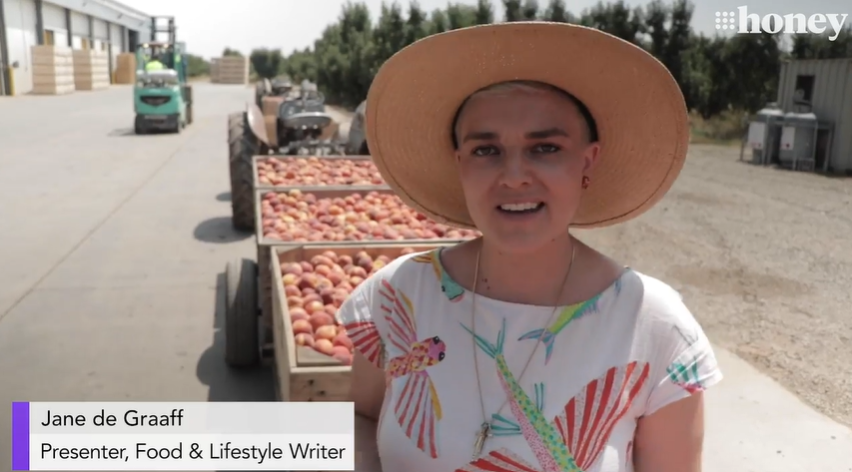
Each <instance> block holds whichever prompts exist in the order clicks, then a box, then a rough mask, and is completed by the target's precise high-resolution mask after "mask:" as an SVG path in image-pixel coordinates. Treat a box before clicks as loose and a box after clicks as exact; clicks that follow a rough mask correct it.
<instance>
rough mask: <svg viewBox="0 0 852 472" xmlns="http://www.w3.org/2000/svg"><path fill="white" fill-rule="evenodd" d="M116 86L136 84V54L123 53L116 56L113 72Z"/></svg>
mask: <svg viewBox="0 0 852 472" xmlns="http://www.w3.org/2000/svg"><path fill="white" fill-rule="evenodd" d="M114 74H115V75H114V77H115V83H116V84H133V83H135V82H136V54H134V53H131V52H124V53H121V54H119V55H118V56H116V64H115V71H114Z"/></svg>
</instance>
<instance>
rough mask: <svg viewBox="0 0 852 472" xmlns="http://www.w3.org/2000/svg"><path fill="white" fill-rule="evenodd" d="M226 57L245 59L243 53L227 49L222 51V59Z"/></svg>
mask: <svg viewBox="0 0 852 472" xmlns="http://www.w3.org/2000/svg"><path fill="white" fill-rule="evenodd" d="M226 56H235V57H243V53H241V52H240V51H237V50H236V49H231V48H225V50H224V51H222V57H226Z"/></svg>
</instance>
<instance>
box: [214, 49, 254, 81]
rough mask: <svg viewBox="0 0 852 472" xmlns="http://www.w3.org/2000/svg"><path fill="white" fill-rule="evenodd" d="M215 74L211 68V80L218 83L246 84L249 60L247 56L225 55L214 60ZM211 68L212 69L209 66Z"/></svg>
mask: <svg viewBox="0 0 852 472" xmlns="http://www.w3.org/2000/svg"><path fill="white" fill-rule="evenodd" d="M215 64H216V65H215V74H214V73H213V71H212V70H211V74H213V75H212V76H211V81H212V82H215V83H218V84H243V85H245V84H247V83H248V81H249V60H248V58H247V57H236V56H225V57H220V58H219V59H217V60H215ZM211 69H213V68H212V67H211Z"/></svg>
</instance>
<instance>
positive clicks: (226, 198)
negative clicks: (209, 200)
mask: <svg viewBox="0 0 852 472" xmlns="http://www.w3.org/2000/svg"><path fill="white" fill-rule="evenodd" d="M216 200H218V201H220V202H230V201H231V192H222V193H220V194H219V195H216Z"/></svg>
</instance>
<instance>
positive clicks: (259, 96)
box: [254, 76, 295, 110]
mask: <svg viewBox="0 0 852 472" xmlns="http://www.w3.org/2000/svg"><path fill="white" fill-rule="evenodd" d="M294 92H295V91H294V90H293V82H291V81H290V79H289V78H288V77H286V76H281V77H276V78H274V79H272V80H269V79H263V80H260V81H258V82H257V84H255V87H254V102H255V104H256V105H257V106H259V107H260V108H261V110H263V97H268V96H273V97H286V96H288V95H290V94H291V93H294Z"/></svg>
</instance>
